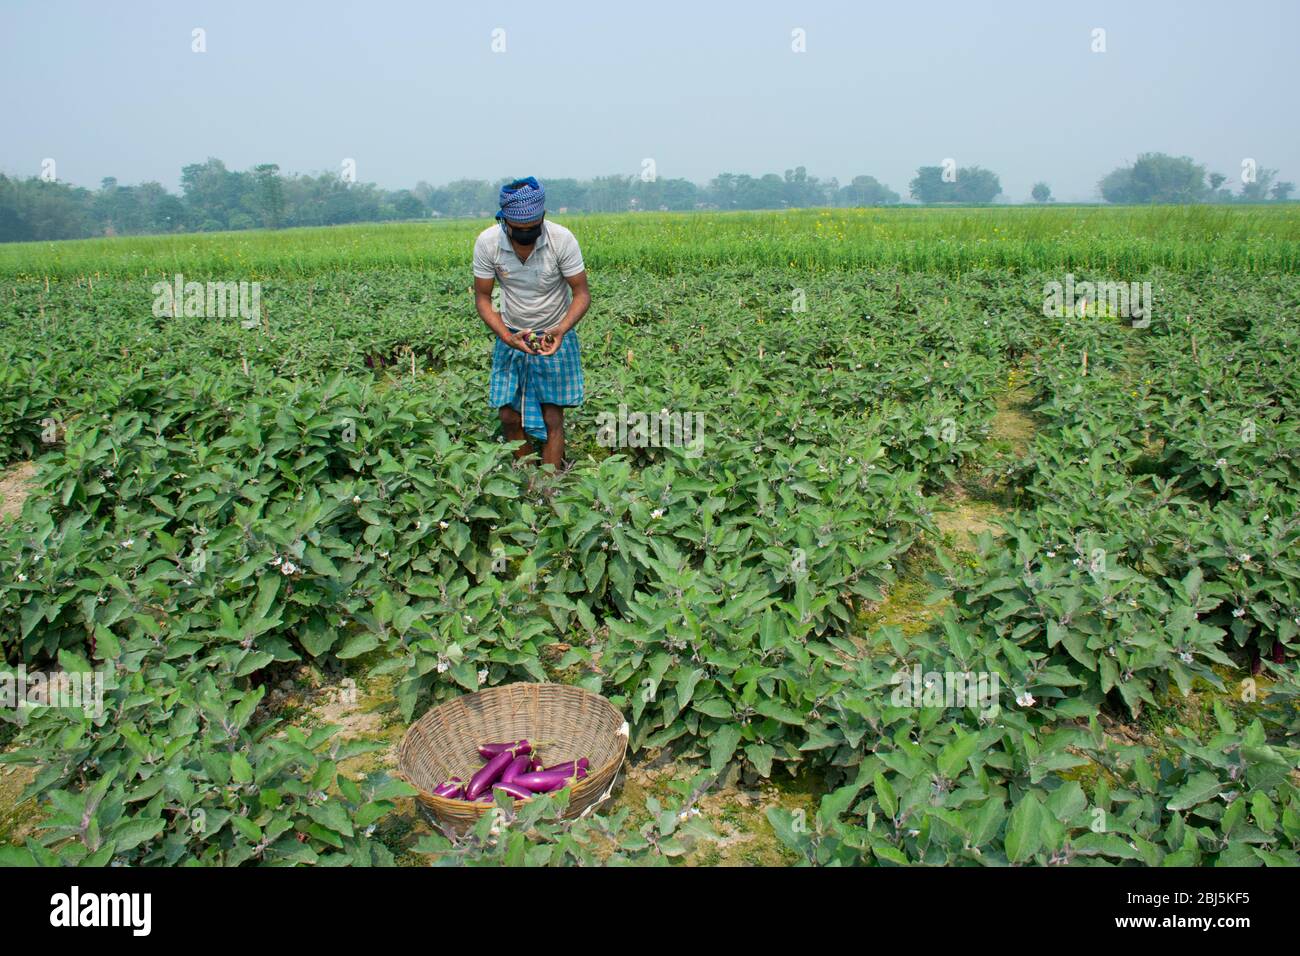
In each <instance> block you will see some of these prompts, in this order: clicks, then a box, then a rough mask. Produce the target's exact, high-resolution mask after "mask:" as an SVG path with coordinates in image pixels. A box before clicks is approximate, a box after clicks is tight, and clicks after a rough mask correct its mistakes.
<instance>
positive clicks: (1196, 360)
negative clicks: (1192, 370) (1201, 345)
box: [1192, 332, 1200, 362]
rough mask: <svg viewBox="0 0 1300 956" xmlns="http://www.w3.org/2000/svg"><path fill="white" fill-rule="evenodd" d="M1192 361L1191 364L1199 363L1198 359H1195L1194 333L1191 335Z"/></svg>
mask: <svg viewBox="0 0 1300 956" xmlns="http://www.w3.org/2000/svg"><path fill="white" fill-rule="evenodd" d="M1192 361H1193V362H1199V361H1200V359H1198V358H1197V357H1196V333H1195V332H1193V333H1192Z"/></svg>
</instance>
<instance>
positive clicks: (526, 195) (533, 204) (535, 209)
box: [497, 176, 546, 228]
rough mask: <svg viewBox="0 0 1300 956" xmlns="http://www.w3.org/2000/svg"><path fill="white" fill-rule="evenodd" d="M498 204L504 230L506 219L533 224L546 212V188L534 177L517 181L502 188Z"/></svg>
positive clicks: (498, 216)
mask: <svg viewBox="0 0 1300 956" xmlns="http://www.w3.org/2000/svg"><path fill="white" fill-rule="evenodd" d="M497 202H498V203H500V205H501V209H500V211H499V212H498V213H497V219H498V220H501V221H502V228H504V227H505V226H504V221H505V220H506V219H510V220H511V221H512V222H532V221H533V220H534V219H540V218H541V217H542V213H544V212H546V187H545V186H543V185H542V184H541V183H539V182H538V181H537V180H536V179H534V178H533V177H532V176H529V177H528V178H527V179H516V180H515V181H514V182H512V183H506V184H505V185H504V186H502V187H501V195H500V196H498V197H497Z"/></svg>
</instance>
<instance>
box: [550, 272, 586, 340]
mask: <svg viewBox="0 0 1300 956" xmlns="http://www.w3.org/2000/svg"><path fill="white" fill-rule="evenodd" d="M564 281H565V282H567V283H569V288H570V289H572V290H573V300H572V301H571V302H570V303H569V308H568V311H566V312H565V313H564V318H562V319H561V320H560V324H559V325H557V326H556V327H555V328H554V330H552V333H551V334H552V335H553V336H554V337H555V338H554V340H553V341H552V343H551V347H550V348H549V349H548V348H543V349H542V350H541V352H542V354H543V355H550V354H552V353H553V352H555V350H556V349H558V348H559V347H560V340H561V339H562V338H564V337H565V336H566V335H568V333H569V330H570V329H572V328H573V327H574V326H575V325H577V324H578V322H579V321H580V320H581V319H582V317H583V316H584V315H586V314H587V310H588V309H589V308H591V289H590V288H589V287H588V285H587V272H586V270H583V271H582V272H579V273H578V274H577V275H572V276H565V277H564Z"/></svg>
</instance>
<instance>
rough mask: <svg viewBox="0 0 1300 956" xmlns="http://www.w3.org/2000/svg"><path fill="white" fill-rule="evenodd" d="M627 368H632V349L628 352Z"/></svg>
mask: <svg viewBox="0 0 1300 956" xmlns="http://www.w3.org/2000/svg"><path fill="white" fill-rule="evenodd" d="M627 367H628V368H631V367H632V350H631V349H628V350H627Z"/></svg>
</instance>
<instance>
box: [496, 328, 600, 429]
mask: <svg viewBox="0 0 1300 956" xmlns="http://www.w3.org/2000/svg"><path fill="white" fill-rule="evenodd" d="M510 331H511V332H512V333H514V332H515V331H516V330H515V329H510ZM584 397H585V396H584V391H583V383H582V359H581V356H580V355H579V351H578V334H577V333H576V332H574V331H573V330H572V329H570V330H569V332H568V333H567V334H566V335H565V336H564V338H563V339H561V340H560V347H559V348H558V349H556V350H555V354H554V355H529V354H528V353H527V352H521V351H519V350H518V349H514V348H511V347H510V346H508V345H506V343H505V342H502V341H501V340H500V339H497V340H496V346H495V347H494V348H493V349H492V377H491V378H490V379H489V382H488V399H489V401H491V403H492V407H493V408H500V407H501V406H502V405H509V406H510V407H511V408H513V409H514V410H515V411H517V412H519V413H520V414H521V415H522V416H523V419H524V431H525V432H527V433H528V434H529V435H532V436H533V437H534V438H536V439H537V440H538V441H546V421H545V419H543V418H542V403H543V402H544V403H546V404H547V405H563V406H565V407H572V406H574V405H581V404H582V400H583V398H584Z"/></svg>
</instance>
